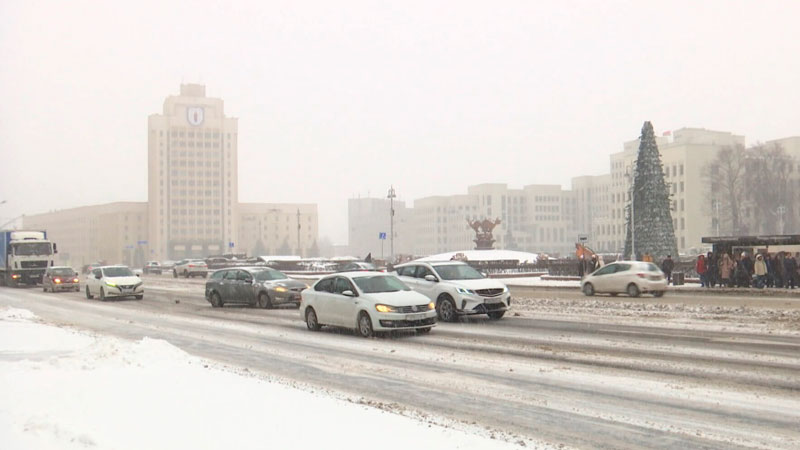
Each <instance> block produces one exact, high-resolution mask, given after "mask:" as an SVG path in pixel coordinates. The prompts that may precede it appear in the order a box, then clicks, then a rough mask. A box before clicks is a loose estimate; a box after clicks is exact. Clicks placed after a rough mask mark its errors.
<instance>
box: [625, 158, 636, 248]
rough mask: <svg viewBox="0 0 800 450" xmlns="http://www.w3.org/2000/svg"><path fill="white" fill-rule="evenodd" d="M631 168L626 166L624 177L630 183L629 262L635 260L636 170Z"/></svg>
mask: <svg viewBox="0 0 800 450" xmlns="http://www.w3.org/2000/svg"><path fill="white" fill-rule="evenodd" d="M631 168H632V167H631V166H628V167H627V168H626V169H625V177H626V178H628V180H629V181H630V193H629V196H630V199H631V260H636V215H635V212H636V210H635V209H634V205H635V204H636V201H635V199H634V198H633V196H634V193H635V192H634V190H633V185H634V182H635V181H636V180H635V179H636V168H633V169H632V170H631Z"/></svg>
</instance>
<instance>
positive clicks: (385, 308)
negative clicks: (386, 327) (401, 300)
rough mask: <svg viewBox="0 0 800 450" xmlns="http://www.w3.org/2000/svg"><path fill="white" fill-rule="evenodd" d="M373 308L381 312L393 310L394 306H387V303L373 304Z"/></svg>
mask: <svg viewBox="0 0 800 450" xmlns="http://www.w3.org/2000/svg"><path fill="white" fill-rule="evenodd" d="M375 309H377V310H378V312H382V313H390V312H395V309H394V306H389V305H375Z"/></svg>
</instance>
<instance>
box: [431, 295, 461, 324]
mask: <svg viewBox="0 0 800 450" xmlns="http://www.w3.org/2000/svg"><path fill="white" fill-rule="evenodd" d="M436 314H437V315H438V316H439V320H442V321H444V322H455V320H456V319H457V318H458V313H457V312H456V304H455V302H454V301H453V299H452V298H450V296H449V295H443V296H442V297H440V298H439V301H438V302H437V303H436Z"/></svg>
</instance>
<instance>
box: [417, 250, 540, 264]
mask: <svg viewBox="0 0 800 450" xmlns="http://www.w3.org/2000/svg"><path fill="white" fill-rule="evenodd" d="M457 254H461V255H464V256H466V257H467V259H468V260H469V261H511V260H516V261H519V262H520V263H531V264H533V263H535V262H536V260H537V259H538V258H539V255H537V254H535V253H527V252H518V251H514V250H460V251H457V252H447V253H440V254H438V255H431V256H426V257H424V258H419V259H417V260H416V261H449V260H450V258H452V257H453V256H455V255H457Z"/></svg>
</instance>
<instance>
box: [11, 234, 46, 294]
mask: <svg viewBox="0 0 800 450" xmlns="http://www.w3.org/2000/svg"><path fill="white" fill-rule="evenodd" d="M56 253H58V250H57V248H56V244H54V243H52V242H50V241H49V240H47V232H46V231H38V230H36V231H34V230H4V231H0V257H2V261H0V283H2V284H4V285H6V286H17V285H19V284H39V283H41V282H42V276H43V275H44V272H45V270H47V268H48V267H50V266H53V265H54V264H55V254H56Z"/></svg>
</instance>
